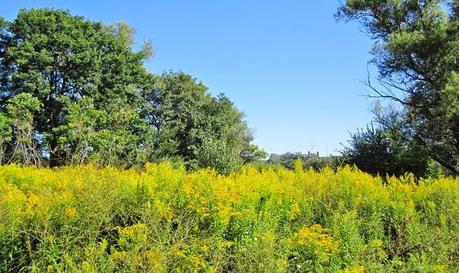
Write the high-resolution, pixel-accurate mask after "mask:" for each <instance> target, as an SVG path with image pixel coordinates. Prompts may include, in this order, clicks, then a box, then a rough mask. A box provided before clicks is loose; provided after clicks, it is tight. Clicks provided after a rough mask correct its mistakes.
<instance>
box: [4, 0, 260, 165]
mask: <svg viewBox="0 0 459 273" xmlns="http://www.w3.org/2000/svg"><path fill="white" fill-rule="evenodd" d="M133 33H134V30H133V29H132V28H131V27H129V26H128V25H126V24H125V23H118V24H116V25H104V24H102V23H100V22H93V21H89V20H87V19H85V18H83V17H80V16H73V15H71V14H70V13H69V12H67V11H63V10H54V9H31V10H21V11H20V12H19V13H18V15H17V18H16V19H14V20H13V21H11V22H8V21H6V20H4V19H3V18H1V17H0V163H3V164H5V163H14V162H15V163H21V164H24V165H37V166H50V167H54V166H62V165H70V164H83V163H88V162H92V163H94V164H96V165H99V166H106V165H115V166H126V167H130V166H136V165H143V164H144V163H145V162H158V161H162V160H165V159H169V160H173V161H175V160H177V161H181V162H183V163H184V164H185V165H186V166H187V167H188V168H189V169H195V168H200V167H213V168H216V169H217V170H218V171H221V172H229V171H232V170H234V169H236V168H238V167H239V166H240V165H241V164H243V163H245V162H250V161H252V160H255V159H257V158H260V157H264V156H265V153H264V152H263V151H261V150H259V149H258V148H257V147H256V146H255V145H254V144H252V139H253V136H252V133H251V131H250V129H249V128H248V126H247V124H246V122H245V121H244V114H243V113H242V112H241V111H239V110H238V109H237V108H236V107H235V106H234V104H233V103H232V102H231V101H230V100H229V99H228V98H227V97H226V96H225V95H223V94H222V95H219V96H218V97H214V96H212V95H211V94H210V93H209V92H208V88H207V87H206V86H205V85H204V84H202V83H201V82H198V81H197V80H196V79H194V78H193V77H192V76H190V75H187V74H184V73H182V72H168V73H164V74H162V75H154V74H151V73H149V72H148V71H147V70H146V69H145V66H144V62H145V61H146V60H147V59H148V58H150V57H151V55H152V48H151V46H150V44H148V43H145V44H143V45H141V46H140V47H139V46H138V45H137V44H136V43H135V42H134V35H133ZM134 48H140V49H139V50H134Z"/></svg>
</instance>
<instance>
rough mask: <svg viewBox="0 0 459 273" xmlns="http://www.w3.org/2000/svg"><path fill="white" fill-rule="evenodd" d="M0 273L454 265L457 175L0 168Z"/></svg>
mask: <svg viewBox="0 0 459 273" xmlns="http://www.w3.org/2000/svg"><path fill="white" fill-rule="evenodd" d="M0 272H270V273H271V272H459V180H458V179H456V180H454V179H448V178H440V179H437V180H422V181H419V182H418V183H415V181H414V179H413V178H412V177H411V176H409V175H407V176H405V177H402V178H400V179H396V178H390V179H388V180H387V183H386V182H384V181H383V180H382V179H380V178H373V177H371V176H369V175H368V174H365V173H362V172H360V171H357V170H352V169H350V168H343V169H341V170H339V171H338V172H337V173H335V172H333V171H332V170H327V169H325V170H323V171H322V172H320V173H317V172H314V171H303V170H301V169H300V168H297V169H296V170H295V171H288V170H285V169H270V168H265V169H262V170H258V169H256V168H255V167H250V166H248V167H245V168H243V169H242V170H241V171H239V172H237V173H233V174H231V175H229V176H220V175H218V174H216V173H215V172H213V171H211V170H201V171H197V172H193V173H187V172H185V171H184V170H183V168H180V167H172V166H171V165H170V164H167V163H164V164H160V165H147V166H146V167H145V169H144V170H143V171H137V170H119V169H115V168H103V169H97V168H95V167H92V166H78V167H66V168H62V169H55V170H50V169H35V168H25V167H18V166H14V165H13V166H1V167H0Z"/></svg>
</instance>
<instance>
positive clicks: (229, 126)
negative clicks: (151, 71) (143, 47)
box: [144, 72, 263, 173]
mask: <svg viewBox="0 0 459 273" xmlns="http://www.w3.org/2000/svg"><path fill="white" fill-rule="evenodd" d="M207 90H208V88H207V87H206V86H205V85H204V84H202V83H200V82H197V81H196V79H194V78H193V77H191V76H190V75H187V74H185V73H183V72H169V73H164V74H163V75H161V76H160V77H158V78H157V79H156V82H155V87H154V88H153V89H152V90H150V91H149V92H146V93H145V94H144V96H145V99H146V101H148V102H149V108H148V109H149V110H148V111H147V112H146V115H145V116H146V118H147V120H149V122H150V124H151V126H152V127H153V128H154V129H155V133H154V139H153V142H154V144H153V149H152V150H153V152H154V154H153V158H157V159H165V158H172V159H180V160H183V161H184V162H185V164H186V166H187V167H188V168H189V169H195V168H202V167H213V168H216V169H217V170H218V171H220V172H225V173H226V172H229V171H232V170H234V169H237V168H238V167H239V166H240V165H241V164H242V163H243V162H244V161H249V160H256V159H257V155H260V154H263V153H262V152H261V151H260V150H258V148H256V146H254V145H253V144H252V143H251V141H252V139H253V137H252V134H251V132H250V130H249V129H248V127H247V125H246V123H245V122H244V115H243V113H242V112H240V111H239V110H238V109H237V108H236V107H235V106H234V104H233V103H232V102H231V101H230V100H229V99H228V98H227V97H225V96H224V95H220V96H218V97H213V96H211V95H210V94H209V93H208V92H207Z"/></svg>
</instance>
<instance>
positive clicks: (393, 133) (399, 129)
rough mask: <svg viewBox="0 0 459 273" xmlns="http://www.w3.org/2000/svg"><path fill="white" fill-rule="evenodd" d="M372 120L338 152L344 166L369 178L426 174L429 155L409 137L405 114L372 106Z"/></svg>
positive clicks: (409, 132) (421, 175)
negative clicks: (367, 175)
mask: <svg viewBox="0 0 459 273" xmlns="http://www.w3.org/2000/svg"><path fill="white" fill-rule="evenodd" d="M374 114H375V119H374V121H373V122H372V123H371V124H370V125H369V126H367V128H366V129H365V130H358V131H357V132H356V133H354V134H352V135H351V140H350V141H349V143H350V146H349V147H346V148H345V149H344V151H343V152H342V154H343V158H344V160H345V162H346V163H347V164H351V165H356V166H357V167H358V168H359V169H361V170H363V171H365V172H368V173H370V174H373V175H378V174H379V175H395V176H400V175H403V174H405V173H407V172H409V173H413V174H414V175H415V176H416V177H423V176H425V175H426V172H427V169H428V164H429V159H430V158H429V155H428V151H427V150H426V148H425V146H423V145H420V144H419V143H418V142H417V141H416V139H414V138H413V137H412V132H411V128H410V127H408V126H407V124H406V121H405V117H406V115H405V113H404V112H403V111H399V110H397V109H395V108H394V107H387V108H385V109H384V108H382V107H381V105H380V104H379V103H377V104H376V107H375V110H374Z"/></svg>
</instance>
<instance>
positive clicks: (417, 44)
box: [338, 0, 459, 174]
mask: <svg viewBox="0 0 459 273" xmlns="http://www.w3.org/2000/svg"><path fill="white" fill-rule="evenodd" d="M338 16H339V17H340V18H344V19H346V20H358V21H359V22H361V24H362V25H363V26H364V27H365V29H366V30H367V32H368V33H369V34H370V35H371V37H372V38H373V39H374V40H375V45H374V47H373V50H372V53H373V55H374V59H373V62H374V63H375V64H376V65H377V67H378V68H379V80H380V83H381V86H383V87H382V89H381V88H375V87H374V86H373V87H372V88H373V90H374V91H375V92H376V94H377V96H378V97H384V98H390V99H393V100H395V101H397V102H400V103H401V104H402V105H404V106H405V107H406V109H407V117H408V119H407V122H408V124H410V125H411V126H412V127H413V129H414V130H413V137H414V138H415V139H416V141H418V142H419V143H421V144H422V145H424V146H425V147H427V149H428V151H429V154H430V156H431V157H432V158H433V159H434V160H436V161H438V162H439V163H441V164H442V165H443V166H444V167H446V168H448V169H449V170H450V171H451V172H453V173H455V174H458V173H459V61H458V56H459V1H457V0H449V1H447V0H443V1H441V0H422V1H419V0H381V1H374V0H347V1H345V2H344V4H343V5H342V6H341V7H340V8H339V11H338Z"/></svg>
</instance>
